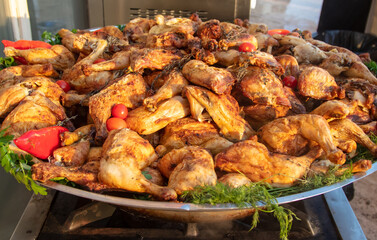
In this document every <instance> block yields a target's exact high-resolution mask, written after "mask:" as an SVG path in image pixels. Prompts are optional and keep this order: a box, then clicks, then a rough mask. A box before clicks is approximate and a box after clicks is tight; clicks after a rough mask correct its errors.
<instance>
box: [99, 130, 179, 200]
mask: <svg viewBox="0 0 377 240" xmlns="http://www.w3.org/2000/svg"><path fill="white" fill-rule="evenodd" d="M156 160H157V155H156V154H155V152H154V149H153V147H152V145H150V144H149V142H148V141H147V140H144V139H143V138H142V137H140V136H139V135H138V134H137V133H136V132H134V131H132V130H130V129H127V128H123V129H119V130H113V131H111V132H110V134H109V137H108V138H107V139H106V141H105V143H104V145H103V154H102V159H101V161H100V171H99V173H98V178H99V179H100V181H101V182H103V183H105V184H107V185H110V186H112V187H115V188H122V189H125V190H128V191H133V192H146V193H150V194H152V195H154V196H156V197H158V198H159V199H163V200H175V199H176V198H177V195H176V192H175V191H174V190H173V189H171V188H169V187H161V186H158V185H156V184H153V183H151V182H150V181H148V180H147V179H146V178H145V177H144V176H143V174H142V172H141V170H142V169H143V168H145V167H147V166H149V165H150V164H151V163H152V162H154V161H156Z"/></svg>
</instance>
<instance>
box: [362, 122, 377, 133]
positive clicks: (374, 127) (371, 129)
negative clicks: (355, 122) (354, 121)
mask: <svg viewBox="0 0 377 240" xmlns="http://www.w3.org/2000/svg"><path fill="white" fill-rule="evenodd" d="M359 127H360V128H361V129H363V132H364V133H366V134H370V133H373V134H374V135H377V121H373V122H369V123H367V124H362V125H359Z"/></svg>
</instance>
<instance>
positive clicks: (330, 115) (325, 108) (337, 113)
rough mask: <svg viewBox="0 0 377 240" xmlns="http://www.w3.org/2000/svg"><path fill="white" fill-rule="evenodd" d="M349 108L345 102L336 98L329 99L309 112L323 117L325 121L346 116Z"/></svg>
mask: <svg viewBox="0 0 377 240" xmlns="http://www.w3.org/2000/svg"><path fill="white" fill-rule="evenodd" d="M349 113H350V108H349V106H348V105H347V104H345V103H343V102H341V101H338V100H329V101H326V102H324V103H322V104H321V105H320V106H319V107H317V108H316V109H314V110H313V111H311V112H310V114H317V115H320V116H322V117H324V118H325V119H326V120H327V121H329V122H330V121H332V120H335V119H342V118H345V117H347V116H348V114H349Z"/></svg>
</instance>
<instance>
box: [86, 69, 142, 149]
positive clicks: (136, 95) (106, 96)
mask: <svg viewBox="0 0 377 240" xmlns="http://www.w3.org/2000/svg"><path fill="white" fill-rule="evenodd" d="M146 94H147V84H146V83H145V81H144V79H143V77H142V76H141V75H139V74H136V73H134V74H127V75H124V76H123V77H121V78H119V79H115V80H114V83H113V84H111V85H109V86H108V87H106V88H105V89H103V90H102V91H100V92H99V93H97V94H95V95H93V96H92V97H90V98H89V114H90V116H91V117H92V119H93V122H94V125H95V127H96V141H98V142H102V141H104V140H105V138H106V137H107V128H106V121H107V119H108V118H110V116H111V108H112V107H113V106H114V105H115V104H118V103H121V104H124V105H125V106H126V107H127V108H136V107H138V106H140V105H141V104H142V102H143V99H144V98H145V96H146Z"/></svg>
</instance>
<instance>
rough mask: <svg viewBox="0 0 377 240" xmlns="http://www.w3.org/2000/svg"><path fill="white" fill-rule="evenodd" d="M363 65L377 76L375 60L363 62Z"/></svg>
mask: <svg viewBox="0 0 377 240" xmlns="http://www.w3.org/2000/svg"><path fill="white" fill-rule="evenodd" d="M365 65H366V66H367V67H368V68H369V71H371V72H372V73H373V74H374V75H375V76H377V63H376V62H375V61H370V62H367V63H365Z"/></svg>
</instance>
